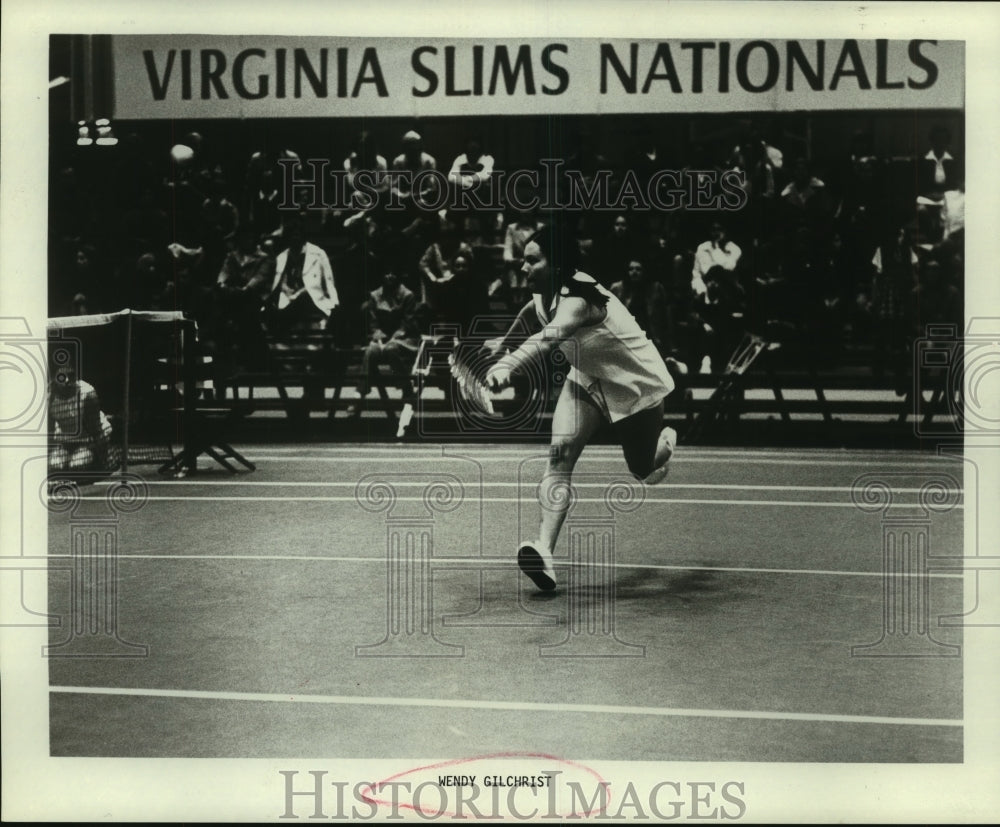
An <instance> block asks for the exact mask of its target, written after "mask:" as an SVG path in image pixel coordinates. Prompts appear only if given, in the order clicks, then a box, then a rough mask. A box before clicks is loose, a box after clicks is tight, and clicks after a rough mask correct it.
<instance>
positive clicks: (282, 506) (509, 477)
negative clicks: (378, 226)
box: [48, 444, 963, 762]
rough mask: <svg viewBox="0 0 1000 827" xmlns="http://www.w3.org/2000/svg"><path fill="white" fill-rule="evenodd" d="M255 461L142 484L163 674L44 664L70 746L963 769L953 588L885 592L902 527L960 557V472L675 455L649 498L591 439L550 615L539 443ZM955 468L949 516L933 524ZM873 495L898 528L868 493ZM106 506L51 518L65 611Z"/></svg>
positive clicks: (323, 452) (151, 666) (919, 463)
mask: <svg viewBox="0 0 1000 827" xmlns="http://www.w3.org/2000/svg"><path fill="white" fill-rule="evenodd" d="M244 450H245V453H246V454H247V456H248V457H249V458H250V459H252V460H253V461H254V462H256V463H257V466H258V470H257V471H256V472H253V473H247V474H241V475H237V476H230V475H228V474H226V473H225V472H224V471H222V470H221V469H219V468H217V467H209V462H208V461H204V460H203V461H202V468H203V471H201V472H200V473H198V474H197V475H194V476H191V477H188V478H186V479H180V480H163V479H159V478H157V477H156V475H155V474H154V473H152V472H149V473H146V472H142V473H143V474H144V476H145V478H146V480H147V482H148V489H147V493H148V501H147V502H146V503H145V505H143V506H142V507H141V508H139V509H138V510H135V511H134V512H133V513H127V514H123V515H121V516H120V518H119V520H118V522H117V524H116V525H115V529H114V530H115V532H116V533H117V542H118V562H117V566H118V572H117V578H116V583H117V592H116V593H115V594H114V595H113V596H112V597H110V598H108V600H109V601H110V602H111V603H114V604H116V606H117V616H116V617H114V616H112V617H113V621H112V622H113V625H114V627H115V628H116V632H117V636H118V638H120V641H112V644H113V645H111V647H110V648H109V654H122V653H132V654H134V653H135V652H136V651H138V650H134V649H127V648H126V647H125V643H123V642H126V643H128V644H136V645H143V646H146V647H148V649H147V651H146V656H145V657H100V658H95V657H84V658H70V657H59V656H56V657H51V658H49V660H48V665H49V673H50V687H51V692H50V721H51V724H50V739H51V740H50V749H51V753H52V754H53V755H56V756H126V757H137V756H163V757H170V756H173V757H247V758H278V757H281V758H283V757H326V758H352V757H373V758H390V757H398V758H406V757H413V758H422V757H427V756H434V757H454V758H461V757H467V756H474V755H483V754H488V753H499V752H508V751H509V752H525V751H530V752H535V753H546V754H551V755H557V756H563V757H567V758H573V759H579V760H586V759H592V760H646V761H649V760H657V761H668V760H679V761H698V760H706V761H709V760H710V761H794V762H811V761H812V762H815V761H820V762H822V761H837V762H862V761H863V762H958V761H961V760H962V736H963V730H962V715H963V710H962V658H961V656H960V645H961V642H962V641H961V633H960V628H959V627H957V626H948V625H939V622H938V619H939V618H940V617H941V616H944V615H955V614H959V613H961V611H962V603H963V583H962V579H961V577H960V576H959V575H956V574H954V573H950V572H947V571H934V570H930V571H926V570H922V571H920V572H917V570H916V568H915V566H916V563H915V562H914V561H915V560H916V557H914V558H912V559H908V560H903V561H902V562H900V559H901V558H900V559H897V558H892V560H893V561H894V562H891V563H890V570H892V571H896V570H897V569H899V570H903V569H905V570H906V571H905V573H904V574H903V575H902V576H899V577H892V576H890V577H888V578H887V577H886V576H885V575H884V573H883V568H884V565H885V564H884V560H883V543H884V538H885V537H889V536H890V535H892V536H893V537H897V538H898V537H899V536H901V532H902V533H906V532H907V531H909V532H910V533H911V535H913V532H918V533H919V532H923V536H925V537H927V538H928V550H929V553H930V554H931V555H934V556H961V554H962V522H963V503H962V498H961V493H960V492H961V485H962V463H961V462H960V461H959V460H957V459H949V458H942V457H936V456H934V455H930V454H920V453H915V452H872V451H829V450H802V451H792V450H735V449H711V448H683V447H682V448H681V449H679V450H678V453H677V455H676V457H675V459H674V462H673V466H672V470H671V473H670V476H669V477H668V478H667V480H666V481H665V482H664V483H663V484H661V485H660V486H657V487H655V488H648V489H644V488H643V487H642V486H640V485H637V484H632V485H629V484H628V479H629V478H628V475H627V473H626V469H625V464H624V461H623V460H622V458H621V455H620V451H619V450H618V449H617V448H615V447H613V446H592V447H590V448H588V449H587V450H586V451H585V452H584V455H583V458H582V459H581V462H580V465H579V466H578V471H577V474H576V475H575V483H576V487H575V493H576V501H575V503H574V505H573V506H572V510H571V511H570V514H569V517H568V519H567V523H566V527H565V528H564V532H563V537H562V540H563V544H562V545H561V546H560V548H559V549H558V550H557V553H556V560H557V573H558V576H559V578H560V583H559V588H558V589H557V590H556V592H555V593H553V594H552V595H543V594H541V593H539V592H537V591H536V590H535V589H534V587H533V586H532V585H531V584H530V582H529V581H527V579H526V578H525V577H524V576H523V575H521V574H520V573H519V572H518V570H517V568H516V564H515V562H514V552H515V550H516V546H517V543H518V541H519V539H520V540H526V539H533V538H534V537H535V536H536V533H537V520H538V515H539V505H538V503H537V501H536V499H535V491H536V487H537V484H538V481H539V479H540V477H541V473H542V469H543V468H544V461H545V448H544V446H537V445H533V446H524V445H452V446H440V445H417V446H410V445H408V446H405V447H400V446H397V445H388V444H385V445H383V444H379V445H340V446H288V445H285V446H273V445H272V446H268V445H256V446H252V447H245V448H244ZM865 475H874V477H865ZM942 475H944V476H943V479H944V483H943V486H944V487H945V488H948V489H951V490H953V491H954V492H955V494H954V501H955V502H957V503H958V504H957V505H956V506H955V507H954V508H953V509H952V510H950V511H947V512H936V511H935V512H926V511H925V510H924V509H923V508H922V507H921V506H920V501H921V498H922V495H921V493H920V489H921V487H922V486H924V484H925V483H926V482H928V481H929V480H931V479H935V478H936V479H939V480H940V479H942ZM859 478H863V479H860V482H859ZM873 478H878V479H881V480H883V481H884V482H885V483H886V484H887V486H888V487H889V489H891V491H892V498H893V502H892V506H891V508H890V510H889V511H887V512H881V511H878V510H877V508H876V510H869V511H863V510H861V509H860V508H859V507H858V505H857V504H856V503H855V502H854V501H852V486H853V487H854V488H855V489H856V491H859V490H860V489H859V488H858V486H859V485H861V484H863V483H864V482H865V480H871V479H873ZM873 491H874V489H869V494H872V495H873ZM105 493H106V484H98V485H91V486H86V487H83V488H82V489H81V494H82V496H83V501H82V502H81V503H80V506H79V508H78V509H77V511H76V512H75V513H72V514H71V513H68V512H62V513H53V514H52V515H51V516H50V520H49V535H50V536H49V544H50V549H49V551H50V558H51V559H50V573H49V611H50V612H52V613H53V614H56V615H59V616H60V617H63V618H67V617H69V616H70V614H71V612H72V610H73V607H72V604H71V595H72V593H73V589H72V587H71V580H70V574H69V568H70V560H71V558H70V556H69V552H70V548H71V545H70V543H71V540H70V537H71V534H72V533H73V531H74V527H75V526H79V525H81V524H82V523H83V522H84V520H85V518H86V517H87V516H88V515H89V516H97V515H100V514H103V513H107V506H106V503H105ZM855 496H856V497H858V496H860V494H857V493H856V495H855ZM890 518H893V519H896V518H900V519H898V520H896V522H893V523H892V524H891V525H890V524H889V523H888V522H887V521H888V520H889V519H890ZM925 518H926V519H925ZM906 526H910V528H907V527H906ZM408 538H409V539H408ZM571 541H572V542H573V543H574V549H575V550H574V551H573V552H572V554H571V550H570V547H569V545H570V542H571ZM886 542H888V540H886ZM900 542H901V541H900ZM902 547H903V546H902V545H900V546H899V548H902ZM900 567H902V569H900ZM105 597H107V595H105ZM907 601H910V602H907ZM924 619H929V626H927V627H925V626H924V625H923V623H924ZM70 625H71V624H65V623H64V624H63V625H62V628H60V629H53V631H52V633H51V635H50V639H51V642H52V643H53V644H59V643H61V642H64V641H65V640H66V637H67V634H68V632H67V627H68V626H70ZM84 636H85V635H84ZM879 641H881V645H880V646H877V647H870V648H863V649H856V648H855V649H852V647H859V646H861V647H863V646H865V645H866V644H874V643H878V642H879ZM76 642H77V643H79V640H77V641H76ZM70 648H71V647H67V648H66V649H64V650H63V651H69V650H70ZM59 651H60V650H59V649H58V648H57V649H55V650H53V654H57V653H58V652H59ZM914 653H916V654H920V655H922V656H920V657H906V656H904V655H908V654H909V655H912V654H914ZM866 655H867V656H866ZM871 655H880V656H871Z"/></svg>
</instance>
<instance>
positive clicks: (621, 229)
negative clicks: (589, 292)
mask: <svg viewBox="0 0 1000 827" xmlns="http://www.w3.org/2000/svg"><path fill="white" fill-rule="evenodd" d="M639 247H640V241H639V239H637V238H636V236H635V234H634V233H633V232H632V231H631V229H630V226H629V219H628V218H627V217H626V216H625V215H623V214H618V215H615V217H614V220H613V221H612V223H611V230H610V232H608V233H606V234H605V235H603V236H600V237H598V239H597V240H596V241H595V242H594V248H593V257H594V263H595V269H596V271H597V274H598V275H597V278H598V280H599V281H600V282H601V284H602V285H604V286H605V287H609V286H610V285H611V284H612V283H613V282H614V281H617V279H618V275H619V274H620V273H624V272H625V271H626V270H627V268H628V265H629V262H630V261H632V260H633V259H634V258H635V256H636V255H637V254H638V252H639Z"/></svg>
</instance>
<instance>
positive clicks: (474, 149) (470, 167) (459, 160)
mask: <svg viewBox="0 0 1000 827" xmlns="http://www.w3.org/2000/svg"><path fill="white" fill-rule="evenodd" d="M492 174H493V156H492V155H489V154H487V153H486V152H483V148H482V145H481V144H480V142H479V139H478V138H469V140H468V141H466V142H465V152H463V153H461V154H460V155H458V156H457V157H456V158H455V160H454V161H453V162H452V164H451V170H450V171H449V172H448V181H449V183H451V184H453V185H455V186H457V187H459V188H461V189H470V188H472V187H475V186H476V185H477V184H482V183H484V182H486V181H489V180H490V176H491V175H492Z"/></svg>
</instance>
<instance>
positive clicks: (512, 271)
mask: <svg viewBox="0 0 1000 827" xmlns="http://www.w3.org/2000/svg"><path fill="white" fill-rule="evenodd" d="M544 226H545V225H544V224H542V222H541V221H539V220H538V218H537V217H536V216H535V212H534V210H525V211H520V212H517V213H515V215H514V220H513V221H511V222H510V223H509V224H508V225H507V227H506V229H505V230H504V239H503V266H504V276H505V277H506V284H507V286H508V287H509V289H510V292H511V299H512V302H513V303H514V304H515V305H517V306H520V305H523V304H524V302H526V301H527V300H528V292H527V290H528V286H527V281H526V276H525V275H524V273H523V272H521V268H522V267H524V247H525V245H526V244H527V243H528V239H529V238H531V237H532V236H533V235H534V234H535V233H536V232H538V231H539V230H540V229H542V227H544ZM503 284H504V282H503V281H502V280H501V278H500V277H499V276H498V277H497V278H496V279H495V280H494V281H493V282H492V283H491V284H490V285H489V287H488V288H487V293H488V295H490V296H493V295H495V294H496V293H497V292H498V291H500V290H501V289H502V288H503Z"/></svg>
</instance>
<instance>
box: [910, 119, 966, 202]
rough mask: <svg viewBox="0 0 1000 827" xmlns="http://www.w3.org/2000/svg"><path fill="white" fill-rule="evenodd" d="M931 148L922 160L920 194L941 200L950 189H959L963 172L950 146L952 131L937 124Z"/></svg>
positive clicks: (932, 132)
mask: <svg viewBox="0 0 1000 827" xmlns="http://www.w3.org/2000/svg"><path fill="white" fill-rule="evenodd" d="M930 144H931V148H930V149H929V150H928V151H927V154H926V155H924V157H923V158H922V159H921V160H920V169H919V173H918V181H919V184H918V186H919V194H920V195H923V196H925V197H926V198H930V199H932V200H934V201H940V200H941V199H942V198H943V197H944V193H945V192H947V191H948V190H955V189H959V188H960V185H961V183H962V178H963V174H962V171H961V169H960V166H959V163H958V161H957V160H956V159H955V156H953V155H952V154H951V153H950V152H949V151H948V148H949V147H950V146H951V133H950V132H949V131H948V129H947V128H946V127H944V126H935V127H934V128H933V129H932V130H931V134H930Z"/></svg>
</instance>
